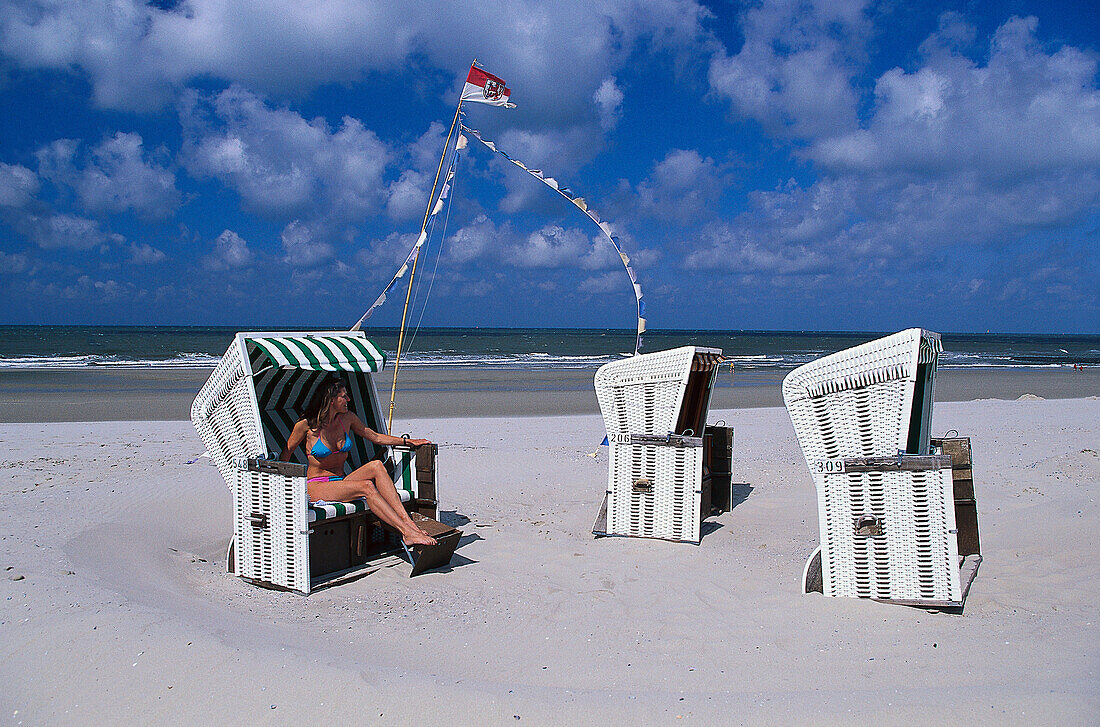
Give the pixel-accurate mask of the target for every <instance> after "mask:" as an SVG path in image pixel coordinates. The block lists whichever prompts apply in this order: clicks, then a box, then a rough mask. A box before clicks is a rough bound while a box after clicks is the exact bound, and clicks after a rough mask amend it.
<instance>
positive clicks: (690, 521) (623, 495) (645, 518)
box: [607, 444, 703, 543]
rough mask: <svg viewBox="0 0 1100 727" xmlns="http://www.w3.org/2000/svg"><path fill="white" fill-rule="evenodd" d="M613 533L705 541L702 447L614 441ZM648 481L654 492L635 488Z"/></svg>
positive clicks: (609, 494)
mask: <svg viewBox="0 0 1100 727" xmlns="http://www.w3.org/2000/svg"><path fill="white" fill-rule="evenodd" d="M610 450H611V451H610V464H609V470H608V487H607V532H608V533H609V534H613V535H632V536H637V537H647V538H664V539H666V540H686V541H688V542H692V543H698V542H699V534H700V533H699V526H700V522H699V507H700V499H701V497H702V495H701V492H700V485H701V482H702V475H703V448H702V447H667V446H659V445H640V444H612V445H611V447H610ZM641 479H644V480H648V481H649V483H650V484H651V485H652V488H653V491H652V492H640V491H637V490H635V487H634V484H635V482H637V481H638V480H641Z"/></svg>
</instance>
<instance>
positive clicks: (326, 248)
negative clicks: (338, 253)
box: [280, 220, 335, 268]
mask: <svg viewBox="0 0 1100 727" xmlns="http://www.w3.org/2000/svg"><path fill="white" fill-rule="evenodd" d="M280 237H281V239H282V242H283V251H284V252H285V253H286V255H285V257H284V258H283V261H284V262H286V263H288V264H289V265H292V266H294V267H295V268H298V267H305V268H311V267H316V266H317V265H321V264H322V263H326V262H328V261H329V260H331V259H332V258H333V255H334V254H335V253H334V251H333V249H332V245H330V244H328V243H327V242H324V241H321V240H317V239H315V236H314V231H313V230H312V229H310V227H309V226H308V225H306V224H303V223H302V222H301V221H300V220H294V221H293V222H291V223H290V224H289V225H287V226H286V227H284V228H283V232H282V235H281V236H280Z"/></svg>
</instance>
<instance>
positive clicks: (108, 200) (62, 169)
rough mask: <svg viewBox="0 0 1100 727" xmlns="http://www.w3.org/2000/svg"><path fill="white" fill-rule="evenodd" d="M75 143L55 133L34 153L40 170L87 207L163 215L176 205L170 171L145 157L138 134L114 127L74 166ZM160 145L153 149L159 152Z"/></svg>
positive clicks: (149, 216)
mask: <svg viewBox="0 0 1100 727" xmlns="http://www.w3.org/2000/svg"><path fill="white" fill-rule="evenodd" d="M79 148H80V143H79V142H78V141H76V140H75V139H57V140H56V141H54V142H51V143H50V144H48V145H46V146H44V147H42V148H41V149H39V150H38V152H37V153H36V157H37V159H38V164H39V172H40V173H41V175H42V176H43V177H44V178H46V179H49V180H50V181H52V182H54V183H57V184H63V185H66V186H68V187H70V188H72V189H73V190H74V191H75V192H76V193H77V196H78V197H79V199H80V201H81V204H82V205H83V208H84V209H85V210H87V211H89V212H92V213H102V212H108V213H117V212H127V211H133V212H135V213H137V214H138V215H139V216H141V217H145V218H147V219H164V218H166V217H168V216H169V215H171V214H172V213H173V212H175V210H176V209H177V208H178V207H179V203H180V193H179V190H177V189H176V177H175V174H174V173H173V172H172V171H171V170H169V169H168V168H167V167H165V166H164V165H162V164H158V163H155V162H151V161H147V159H146V156H147V155H146V154H145V150H144V148H143V142H142V138H141V136H140V135H139V134H133V133H130V134H127V133H123V132H118V133H116V134H115V135H114V136H113V137H109V138H107V139H104V140H103V141H102V142H101V143H100V144H99V145H97V146H96V147H95V148H93V149H92V150H91V152H90V153H89V154H88V156H87V159H86V160H81V161H84V165H83V168H81V167H80V166H78V160H77V154H78V151H79ZM165 154H166V152H165V151H163V150H161V151H158V152H157V155H158V156H164V155H165Z"/></svg>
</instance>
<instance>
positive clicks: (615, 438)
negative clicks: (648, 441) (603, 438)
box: [607, 434, 630, 444]
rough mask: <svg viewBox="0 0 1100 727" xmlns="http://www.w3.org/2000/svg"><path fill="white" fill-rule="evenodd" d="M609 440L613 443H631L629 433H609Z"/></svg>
mask: <svg viewBox="0 0 1100 727" xmlns="http://www.w3.org/2000/svg"><path fill="white" fill-rule="evenodd" d="M607 441H608V442H610V443H611V444H630V435H629V434H609V435H607Z"/></svg>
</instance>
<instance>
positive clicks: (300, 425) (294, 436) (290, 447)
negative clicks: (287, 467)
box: [279, 419, 309, 462]
mask: <svg viewBox="0 0 1100 727" xmlns="http://www.w3.org/2000/svg"><path fill="white" fill-rule="evenodd" d="M308 431H309V424H308V423H307V422H306V420H305V419H299V420H298V421H297V422H296V423H295V424H294V428H293V429H291V430H290V436H289V437H288V438H287V440H286V449H284V450H283V451H282V452H280V453H279V459H281V460H282V461H284V462H289V461H290V455H292V454H294V450H296V449H298V445H300V444H301V443H302V442H304V441H305V439H306V432H308Z"/></svg>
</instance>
